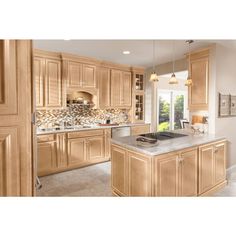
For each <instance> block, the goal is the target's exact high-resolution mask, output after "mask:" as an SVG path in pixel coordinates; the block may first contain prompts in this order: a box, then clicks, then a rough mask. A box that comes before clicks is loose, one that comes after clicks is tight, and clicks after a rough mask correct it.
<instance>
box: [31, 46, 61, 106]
mask: <svg viewBox="0 0 236 236" xmlns="http://www.w3.org/2000/svg"><path fill="white" fill-rule="evenodd" d="M34 78H35V95H36V108H37V109H46V108H52V109H55V108H62V107H64V106H65V103H66V102H65V100H66V98H65V91H64V82H63V79H62V75H61V59H60V56H59V55H57V54H56V55H55V53H52V55H51V54H50V53H48V52H47V53H43V52H41V51H40V52H38V51H36V53H35V55H34Z"/></svg>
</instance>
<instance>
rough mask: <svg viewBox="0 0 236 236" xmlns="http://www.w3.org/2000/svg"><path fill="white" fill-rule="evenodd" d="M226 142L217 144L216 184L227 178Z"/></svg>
mask: <svg viewBox="0 0 236 236" xmlns="http://www.w3.org/2000/svg"><path fill="white" fill-rule="evenodd" d="M225 159H226V143H225V142H222V143H217V144H216V145H215V184H218V183H220V182H222V181H224V180H225V179H226V166H225V161H226V160H225Z"/></svg>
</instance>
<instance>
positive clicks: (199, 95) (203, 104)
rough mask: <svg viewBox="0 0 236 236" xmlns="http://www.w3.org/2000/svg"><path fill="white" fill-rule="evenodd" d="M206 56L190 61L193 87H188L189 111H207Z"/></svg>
mask: <svg viewBox="0 0 236 236" xmlns="http://www.w3.org/2000/svg"><path fill="white" fill-rule="evenodd" d="M208 61H209V59H208V56H204V57H200V58H198V57H197V56H196V59H193V60H191V64H190V66H191V68H190V70H191V77H192V81H193V85H192V86H190V87H189V110H190V111H192V110H193V111H194V110H207V109H208V73H209V72H208V67H209V66H208V64H209V62H208Z"/></svg>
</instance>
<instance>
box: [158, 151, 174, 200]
mask: <svg viewBox="0 0 236 236" xmlns="http://www.w3.org/2000/svg"><path fill="white" fill-rule="evenodd" d="M154 168H155V173H154V178H155V179H154V182H155V196H178V155H177V154H173V155H170V156H167V157H163V158H161V159H159V158H156V159H155V160H154Z"/></svg>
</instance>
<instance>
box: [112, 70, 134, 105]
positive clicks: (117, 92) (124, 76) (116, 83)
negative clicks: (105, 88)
mask: <svg viewBox="0 0 236 236" xmlns="http://www.w3.org/2000/svg"><path fill="white" fill-rule="evenodd" d="M131 82H132V81H131V73H130V72H124V71H120V70H111V107H131V92H132V88H131V87H132V83H131Z"/></svg>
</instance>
